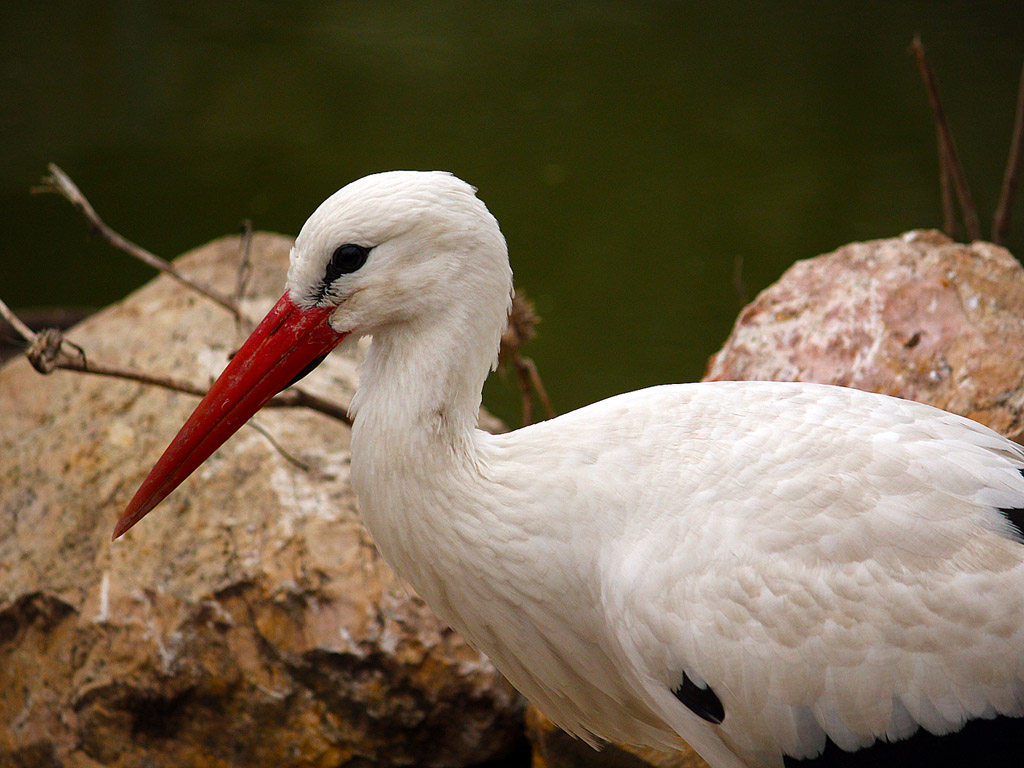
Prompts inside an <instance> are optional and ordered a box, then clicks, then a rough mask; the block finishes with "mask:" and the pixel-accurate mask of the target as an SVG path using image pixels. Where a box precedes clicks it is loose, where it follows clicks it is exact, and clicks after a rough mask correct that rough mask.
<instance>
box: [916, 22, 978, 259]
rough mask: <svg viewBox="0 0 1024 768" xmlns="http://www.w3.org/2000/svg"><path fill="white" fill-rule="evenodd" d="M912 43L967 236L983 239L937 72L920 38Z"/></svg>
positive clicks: (971, 238)
mask: <svg viewBox="0 0 1024 768" xmlns="http://www.w3.org/2000/svg"><path fill="white" fill-rule="evenodd" d="M910 47H911V50H912V51H913V52H914V57H915V58H916V59H917V66H918V68H919V69H920V70H921V78H922V79H923V80H924V86H925V90H926V91H927V92H928V100H929V102H931V105H932V113H933V114H934V116H935V125H936V128H937V130H938V132H939V147H940V151H941V152H942V153H943V155H942V156H943V157H944V159H945V161H946V167H947V168H948V169H949V173H950V176H951V178H952V180H953V188H954V189H955V190H956V195H957V199H958V200H959V201H960V209H961V211H962V212H963V218H964V228H965V229H966V230H967V238H968V239H969V240H980V239H981V225H980V224H979V223H978V210H977V208H976V207H975V206H974V199H973V198H972V197H971V190H970V186H969V185H968V184H967V177H966V176H965V175H964V169H963V165H962V164H961V163H960V155H959V153H958V152H957V149H956V142H955V141H954V140H953V132H952V131H951V130H950V128H949V123H948V122H947V121H946V112H945V110H944V109H943V107H942V101H941V100H940V98H939V88H938V85H936V82H935V73H934V72H933V71H932V68H931V66H930V65H929V64H928V60H927V59H926V58H925V53H924V46H923V45H922V44H921V39H920V38H918V37H915V38H914V41H913V42H912V43H911V46H910Z"/></svg>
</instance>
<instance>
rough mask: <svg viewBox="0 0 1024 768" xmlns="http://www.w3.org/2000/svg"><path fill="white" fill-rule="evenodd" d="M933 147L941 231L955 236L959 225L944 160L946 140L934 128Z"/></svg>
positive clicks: (950, 179)
mask: <svg viewBox="0 0 1024 768" xmlns="http://www.w3.org/2000/svg"><path fill="white" fill-rule="evenodd" d="M935 137H936V143H935V147H936V150H937V152H938V156H939V195H940V199H941V201H942V231H943V232H945V233H946V234H947V235H949V236H950V237H952V238H953V239H954V240H957V239H959V238H958V237H957V234H958V233H957V230H958V229H959V227H958V226H957V223H956V202H955V200H954V199H953V177H952V175H951V174H950V172H949V163H948V162H947V161H946V142H945V140H944V139H943V136H942V131H941V130H939V129H938V128H936V129H935Z"/></svg>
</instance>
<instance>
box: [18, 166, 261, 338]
mask: <svg viewBox="0 0 1024 768" xmlns="http://www.w3.org/2000/svg"><path fill="white" fill-rule="evenodd" d="M47 168H48V169H49V171H50V175H49V176H44V177H43V178H42V180H41V182H40V186H38V187H34V188H33V189H32V191H33V192H37V193H38V192H56V193H57V194H59V195H60V196H61V197H63V198H64V199H65V200H67V201H68V202H70V203H71V204H72V205H73V206H74V207H75V208H77V209H78V210H79V211H80V212H81V213H82V215H83V216H85V219H86V221H87V222H88V223H89V227H90V229H91V230H92V231H93V232H95V233H97V234H98V235H99V236H100V237H102V238H103V239H104V240H106V241H107V242H108V243H110V245H112V246H114V247H115V248H117V249H119V250H121V251H124V252H125V253H127V254H129V255H130V256H133V257H135V258H136V259H139V260H140V261H142V262H143V263H145V264H148V265H149V266H151V267H153V268H154V269H158V270H160V271H161V272H165V273H167V274H168V275H170V276H171V277H173V278H174V279H175V280H177V281H178V282H180V283H182V284H183V285H186V286H188V287H189V288H191V289H192V290H194V291H196V292H197V293H200V294H202V295H203V296H205V297H206V298H208V299H210V300H211V301H213V302H215V303H217V304H219V305H220V306H222V307H224V309H226V310H227V311H228V312H230V313H231V314H232V315H234V316H235V318H236V319H237V320H239V321H241V322H246V321H245V318H244V317H243V316H242V313H241V311H240V310H239V309H238V305H237V304H236V303H235V302H233V301H231V299H229V298H228V297H226V296H224V295H222V294H220V293H218V292H217V291H214V290H212V289H210V288H207V287H205V286H203V285H200V284H199V283H197V282H195V281H194V280H191V279H189V278H188V277H186V276H185V275H183V274H181V273H180V272H178V270H176V269H175V268H174V265H172V264H171V263H170V262H169V261H167V260H166V259H162V258H160V257H159V256H157V255H156V254H154V253H151V252H149V251H147V250H146V249H145V248H143V247H141V246H139V245H136V244H135V243H133V242H131V241H130V240H128V239H127V238H125V237H124V236H122V235H120V234H119V233H117V232H115V231H114V230H113V229H111V228H110V227H109V226H108V225H107V224H106V222H104V221H103V219H101V218H100V217H99V214H97V213H96V211H95V209H94V208H93V207H92V204H90V203H89V201H88V200H87V199H86V197H85V195H83V194H82V192H81V191H80V190H79V189H78V187H77V186H76V185H75V183H74V182H73V181H72V180H71V179H70V177H69V176H68V175H67V174H66V173H64V171H63V170H61V168H60V167H59V166H57V165H56V164H55V163H50V164H49V165H48V166H47Z"/></svg>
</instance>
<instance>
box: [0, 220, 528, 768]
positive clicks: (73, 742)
mask: <svg viewBox="0 0 1024 768" xmlns="http://www.w3.org/2000/svg"><path fill="white" fill-rule="evenodd" d="M290 245H291V241H290V240H289V239H287V238H283V237H280V236H272V235H259V236H257V237H256V238H255V240H254V242H253V247H252V260H253V265H254V275H253V281H252V290H251V291H250V293H251V294H252V296H253V298H252V299H251V300H249V301H247V302H246V306H247V309H248V310H249V314H250V315H252V316H254V317H259V316H262V314H263V312H264V311H265V310H266V309H268V308H269V306H270V305H271V304H272V302H273V301H274V300H275V299H276V298H277V297H278V295H279V294H280V291H281V286H282V284H283V276H284V271H285V267H286V262H287V253H288V249H289V247H290ZM237 250H238V241H237V239H235V238H229V239H224V240H219V241H216V242H214V243H211V244H210V245H208V246H206V247H203V248H201V249H199V250H197V251H195V252H193V253H190V254H188V255H186V256H184V257H182V258H181V259H180V260H179V262H178V264H179V266H180V267H181V268H183V269H184V270H186V271H187V272H188V273H190V274H192V275H194V276H196V277H197V278H199V279H201V280H204V281H206V282H207V283H209V284H213V285H217V286H220V287H221V290H225V291H228V290H230V287H231V286H232V285H233V281H234V276H235V270H236V262H237ZM243 335H244V333H243V332H240V331H238V330H237V329H236V328H235V327H234V323H233V321H232V320H231V319H230V318H229V317H228V316H227V314H226V313H225V312H224V311H223V310H221V309H220V308H218V307H216V306H214V305H212V304H210V303H209V302H208V301H206V300H204V299H202V298H201V297H198V296H196V295H194V294H191V293H189V292H188V291H186V290H184V289H182V288H181V287H180V286H179V285H178V284H177V283H175V282H173V281H172V280H170V279H168V278H160V279H158V280H155V281H154V282H153V283H151V284H149V285H147V286H146V287H144V288H142V289H141V290H139V291H137V292H136V293H134V294H133V295H132V296H130V297H129V298H128V299H126V300H125V301H124V302H122V303H121V304H118V305H116V306H114V307H111V308H110V309H108V310H105V311H104V312H102V313H100V314H98V315H95V316H93V317H91V318H90V319H88V320H86V321H85V322H83V323H82V324H80V325H79V326H76V327H75V329H73V330H72V331H71V332H70V334H69V337H70V338H71V339H72V340H73V341H75V342H76V343H78V344H79V345H81V347H82V348H83V349H84V350H85V351H86V353H87V355H88V356H89V357H91V358H93V359H96V360H103V361H107V362H111V363H114V362H116V363H120V364H122V365H131V366H133V367H135V368H139V369H143V370H147V371H151V372H165V373H173V374H174V375H175V376H178V377H181V378H185V379H188V380H191V381H195V382H202V381H205V380H209V379H212V377H213V376H215V375H216V373H217V372H218V371H219V370H220V368H222V367H223V365H224V364H225V363H226V360H227V356H228V354H229V353H230V352H231V351H232V350H233V349H235V348H237V346H238V344H239V343H240V341H241V340H242V336H243ZM354 377H355V372H354V363H353V360H352V358H351V357H344V356H341V355H334V356H332V357H331V358H330V359H329V360H328V361H327V363H325V365H324V366H322V367H321V369H319V370H318V371H317V372H316V373H314V374H312V375H311V376H310V377H309V378H308V379H307V380H306V381H305V382H304V384H307V382H308V387H309V388H310V389H311V390H313V391H316V392H317V393H318V394H322V395H325V396H331V397H334V398H336V399H340V400H342V401H347V397H348V395H349V394H350V393H351V391H352V387H353V382H354V380H355V378H354ZM194 406H195V400H194V398H192V397H189V396H187V395H180V394H174V393H171V392H167V391H164V390H160V389H157V388H155V387H151V386H143V385H140V384H136V383H131V382H122V381H115V380H111V379H108V378H100V377H93V376H87V375H81V374H76V373H70V372H62V371H58V372H56V373H54V374H53V375H52V376H50V377H48V378H42V377H41V376H40V375H39V374H37V373H36V372H35V371H33V370H31V369H30V368H29V366H28V365H27V363H26V362H25V361H24V360H23V359H20V360H14V361H11V362H10V363H8V364H7V365H5V366H4V367H3V368H2V369H0V765H4V766H24V767H25V768H29V767H31V768H50V767H57V766H68V767H71V766H74V767H76V768H77V767H82V768H84V767H86V766H100V765H102V766H123V767H124V768H127V767H128V766H132V768H135V767H136V766H146V767H148V768H163V767H164V766H168V767H169V766H184V765H187V766H217V767H218V768H230V767H233V766H246V767H250V766H275V767H277V766H284V765H287V766H318V767H319V766H323V767H324V768H327V767H328V766H331V767H334V766H370V765H373V766H388V765H417V766H458V765H471V764H474V763H478V762H481V761H484V760H488V759H492V758H494V757H495V756H496V755H500V754H502V753H503V751H504V750H506V749H507V747H508V745H509V744H510V743H511V742H512V741H513V740H514V739H515V738H516V734H517V733H518V732H519V728H520V725H521V722H520V714H521V701H520V699H519V698H518V696H517V695H516V694H515V692H514V691H513V690H512V689H511V688H510V687H509V686H508V684H507V683H505V682H504V681H503V679H502V678H501V677H500V676H499V675H498V673H497V672H496V671H495V670H494V669H493V667H492V666H491V665H490V663H489V662H487V661H486V660H484V659H482V658H481V657H480V656H478V655H477V654H476V653H475V652H474V651H472V650H471V649H470V648H469V647H468V646H467V645H466V644H465V643H464V642H463V641H462V640H461V639H459V638H458V637H457V636H456V635H454V634H453V633H452V632H450V631H449V630H447V629H445V628H444V627H443V626H441V625H440V624H439V623H438V622H437V620H436V619H435V618H434V616H433V614H432V613H431V612H430V611H429V609H427V608H426V607H425V606H424V605H423V604H422V603H421V602H420V601H419V600H417V599H416V598H414V597H410V596H409V595H408V594H407V592H406V591H405V589H404V588H403V587H402V585H400V584H399V583H398V582H397V581H396V579H395V577H394V576H393V575H392V573H391V571H390V570H389V569H388V568H387V567H386V566H385V565H384V564H383V562H382V561H381V560H380V559H379V558H378V555H377V552H376V550H375V549H374V547H373V544H372V542H371V541H370V540H369V538H368V535H367V534H366V532H365V530H364V529H363V527H362V525H361V524H360V522H359V520H358V518H357V516H356V513H355V508H354V498H353V496H352V493H351V490H350V489H349V486H348V482H347V474H348V437H349V435H348V429H347V428H346V427H345V426H344V425H343V424H341V423H339V422H337V421H334V420H332V419H330V418H328V417H325V416H322V415H320V414H316V413H312V412H309V411H305V410H299V409H278V410H270V411H265V412H264V413H263V414H261V415H260V416H258V417H257V419H256V421H257V422H258V423H260V424H261V425H262V426H263V427H264V428H265V429H266V430H267V431H268V432H269V433H270V434H271V435H272V436H273V437H274V439H275V440H276V441H277V442H278V443H279V444H280V445H281V446H282V447H283V448H284V449H285V450H287V451H288V452H290V453H291V454H293V455H295V456H297V457H298V458H300V459H301V460H302V461H304V462H306V463H308V464H309V465H310V466H311V467H312V469H311V470H310V471H303V470H300V469H298V468H296V467H295V466H294V465H292V464H290V463H289V462H288V461H287V460H286V459H285V458H284V457H283V455H282V453H281V452H279V451H278V450H276V449H275V448H274V447H273V446H272V445H271V443H270V442H269V441H268V439H267V438H266V437H265V436H263V435H262V434H260V432H258V431H257V430H256V429H253V428H244V429H243V430H242V431H241V432H240V433H239V434H238V435H236V436H235V437H234V438H233V439H232V440H231V441H229V442H228V443H227V444H226V445H225V446H224V447H223V448H221V449H220V451H218V452H217V454H215V455H214V456H213V457H212V458H211V459H210V460H209V461H208V462H207V463H206V464H205V465H204V467H203V468H201V469H200V470H199V471H198V472H197V473H196V475H195V476H193V477H192V478H191V479H190V480H188V481H187V482H186V483H185V484H184V485H183V486H182V487H181V488H180V489H179V490H178V491H177V492H176V493H175V494H173V495H172V496H171V497H170V498H169V499H167V500H166V501H165V502H164V503H163V504H162V505H161V507H160V508H159V509H157V510H156V511H155V512H153V513H152V514H151V515H150V516H148V517H147V518H146V519H145V520H144V521H143V522H142V523H141V524H140V525H138V526H136V527H135V528H134V529H133V530H132V531H130V532H129V533H128V534H127V535H126V536H125V537H124V538H123V539H122V540H120V541H118V542H115V543H111V542H110V533H111V530H112V526H113V523H114V521H115V519H116V518H117V516H118V514H119V511H120V509H121V508H122V507H123V506H124V504H125V503H126V502H127V501H128V499H129V497H130V495H131V494H132V493H133V492H134V490H135V488H136V487H137V486H138V485H139V483H140V482H141V480H142V478H143V476H144V474H145V473H146V472H147V471H148V470H149V468H150V467H151V466H152V465H153V463H154V462H155V460H156V458H157V456H158V455H159V453H160V451H162V449H163V448H164V446H165V445H166V443H167V442H168V440H169V439H170V438H171V437H172V436H173V434H174V432H175V431H176V429H177V427H178V426H179V425H180V424H181V423H182V422H183V420H184V419H185V417H186V416H187V415H188V413H189V412H190V411H191V409H192V408H193V407H194Z"/></svg>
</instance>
